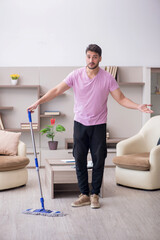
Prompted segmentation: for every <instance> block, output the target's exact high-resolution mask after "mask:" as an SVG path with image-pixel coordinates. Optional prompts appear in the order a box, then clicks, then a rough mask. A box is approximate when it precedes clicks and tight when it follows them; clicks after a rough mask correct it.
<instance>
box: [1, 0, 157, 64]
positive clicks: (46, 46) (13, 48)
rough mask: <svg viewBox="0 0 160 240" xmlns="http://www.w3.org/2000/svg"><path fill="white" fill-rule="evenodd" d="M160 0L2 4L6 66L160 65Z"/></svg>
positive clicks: (50, 0)
mask: <svg viewBox="0 0 160 240" xmlns="http://www.w3.org/2000/svg"><path fill="white" fill-rule="evenodd" d="M159 29H160V1H159V0H79V1H78V0H23V1H22V0H1V1H0V34H1V37H0V66H83V65H85V55H84V50H85V48H86V46H87V45H88V44H89V43H97V44H99V45H100V46H101V47H102V49H103V61H102V66H104V65H107V64H108V65H120V66H123V65H125V66H159V56H160V44H159V43H160V31H159Z"/></svg>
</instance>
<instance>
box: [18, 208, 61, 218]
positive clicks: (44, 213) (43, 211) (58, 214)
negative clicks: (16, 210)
mask: <svg viewBox="0 0 160 240" xmlns="http://www.w3.org/2000/svg"><path fill="white" fill-rule="evenodd" d="M23 213H24V214H31V215H42V216H47V217H63V216H64V214H63V213H62V212H60V211H51V210H46V209H44V208H42V209H33V208H30V209H27V210H25V211H23Z"/></svg>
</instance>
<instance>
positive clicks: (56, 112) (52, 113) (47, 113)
mask: <svg viewBox="0 0 160 240" xmlns="http://www.w3.org/2000/svg"><path fill="white" fill-rule="evenodd" d="M60 114H61V113H60V111H45V112H44V115H56V116H58V115H60Z"/></svg>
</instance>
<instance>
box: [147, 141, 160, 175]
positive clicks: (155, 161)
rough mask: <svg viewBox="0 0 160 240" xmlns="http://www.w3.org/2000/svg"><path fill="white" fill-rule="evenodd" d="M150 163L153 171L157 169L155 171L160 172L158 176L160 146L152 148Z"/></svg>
mask: <svg viewBox="0 0 160 240" xmlns="http://www.w3.org/2000/svg"><path fill="white" fill-rule="evenodd" d="M149 162H150V165H151V170H153V169H155V170H157V171H158V174H159V169H160V145H158V146H155V147H154V148H152V150H151V152H150V158H149Z"/></svg>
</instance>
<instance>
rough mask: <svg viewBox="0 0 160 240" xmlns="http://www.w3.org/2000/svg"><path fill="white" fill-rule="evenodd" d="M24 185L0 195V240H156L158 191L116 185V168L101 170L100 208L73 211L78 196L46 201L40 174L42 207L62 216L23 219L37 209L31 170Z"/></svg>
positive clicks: (36, 189)
mask: <svg viewBox="0 0 160 240" xmlns="http://www.w3.org/2000/svg"><path fill="white" fill-rule="evenodd" d="M28 171H29V181H28V184H27V186H25V187H21V188H17V189H14V190H7V191H1V192H0V240H31V239H33V240H52V239H53V240H141V239H143V240H159V239H160V190H158V191H142V190H135V189H130V188H125V187H122V186H117V185H116V184H115V169H114V168H110V169H108V168H107V169H105V175H104V181H105V191H104V198H103V199H102V198H101V199H100V202H101V208H100V209H91V208H90V206H85V207H81V208H72V207H71V206H70V203H71V202H72V201H74V200H75V199H76V198H77V196H78V194H77V193H65V194H64V193H57V194H56V195H55V197H56V198H55V199H50V198H49V196H48V192H47V191H46V189H45V185H44V169H41V170H40V173H41V179H42V186H43V192H44V198H45V205H46V208H48V209H51V210H61V211H63V212H64V213H66V214H67V215H66V216H64V217H55V218H49V217H44V216H33V215H25V214H22V213H21V212H22V211H23V210H25V209H27V208H39V207H40V202H39V198H40V197H39V187H38V184H37V173H36V170H35V169H29V170H28Z"/></svg>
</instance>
